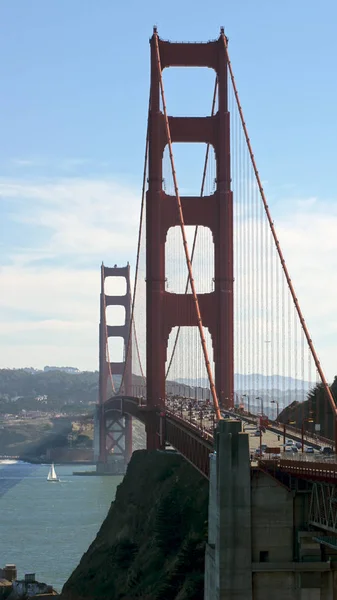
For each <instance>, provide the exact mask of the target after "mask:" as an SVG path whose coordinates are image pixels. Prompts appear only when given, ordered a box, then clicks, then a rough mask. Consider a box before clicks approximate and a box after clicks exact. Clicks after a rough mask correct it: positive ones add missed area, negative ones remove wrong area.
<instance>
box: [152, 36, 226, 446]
mask: <svg viewBox="0 0 337 600" xmlns="http://www.w3.org/2000/svg"><path fill="white" fill-rule="evenodd" d="M150 46H151V93H150V98H151V101H150V114H149V179H148V190H147V197H146V282H147V348H146V350H147V406H148V409H149V410H150V411H151V409H152V414H153V423H152V422H151V419H149V424H148V426H147V445H148V448H156V447H158V444H159V439H158V436H156V434H155V410H154V409H155V407H157V408H164V404H165V362H166V354H167V344H168V338H169V334H170V331H171V329H172V328H173V327H174V326H197V319H196V313H195V310H194V306H193V296H192V295H191V294H185V295H184V294H173V293H169V292H167V291H165V242H166V236H167V232H168V230H169V229H170V228H171V227H174V226H176V225H179V218H178V211H177V203H176V198H175V196H169V195H167V194H166V193H165V192H164V190H163V185H162V182H163V172H162V162H163V153H164V149H165V146H166V144H167V139H166V130H165V120H164V115H163V113H162V112H161V109H160V72H159V69H160V68H161V70H164V69H165V68H166V67H209V68H212V69H213V70H214V71H215V73H216V75H217V79H218V110H217V112H216V114H215V115H214V116H211V117H173V116H170V117H169V118H168V119H169V127H170V132H171V140H172V142H173V143H174V142H185V143H187V142H204V143H206V144H207V143H210V144H211V145H212V146H213V148H214V152H215V157H216V190H215V192H214V193H213V194H212V195H210V196H203V197H186V196H185V197H183V196H181V197H180V198H181V203H182V209H183V215H184V221H185V225H194V226H195V225H199V226H204V227H209V228H210V230H211V232H212V235H213V242H214V291H213V292H212V293H207V294H198V300H199V306H200V310H201V315H202V320H203V324H204V325H205V326H206V327H208V329H209V331H210V334H211V337H212V343H213V351H214V362H215V385H216V390H217V395H218V398H219V404H220V406H221V407H223V408H228V407H230V406H232V404H233V386H234V357H233V198H232V192H231V187H230V182H231V175H230V118H229V117H230V115H229V112H228V98H227V96H228V93H227V70H228V68H227V67H228V65H227V57H226V52H225V35H224V31H223V30H221V34H220V37H219V39H218V40H215V41H213V42H207V43H172V42H167V41H163V40H161V39H160V38H159V37H158V35H157V31H156V28H155V29H154V33H153V36H152V38H151V40H150ZM157 47H159V55H160V61H158V52H157Z"/></svg>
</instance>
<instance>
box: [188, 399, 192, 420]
mask: <svg viewBox="0 0 337 600" xmlns="http://www.w3.org/2000/svg"><path fill="white" fill-rule="evenodd" d="M188 416H189V419H190V423H192V402H191V401H190V404H189V409H188Z"/></svg>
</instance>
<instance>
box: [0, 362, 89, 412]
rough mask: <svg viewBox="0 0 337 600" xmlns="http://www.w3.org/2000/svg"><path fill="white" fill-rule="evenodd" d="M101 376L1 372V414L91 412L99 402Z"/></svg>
mask: <svg viewBox="0 0 337 600" xmlns="http://www.w3.org/2000/svg"><path fill="white" fill-rule="evenodd" d="M97 397H98V372H97V371H95V372H83V373H76V374H74V373H73V372H72V373H68V372H65V371H58V370H48V371H38V372H34V373H32V372H29V371H27V370H26V369H0V412H1V413H11V414H16V413H18V412H20V410H22V409H24V410H29V411H33V410H34V411H37V410H38V411H42V412H48V411H51V410H58V411H61V410H63V411H64V409H65V408H66V409H67V407H68V410H69V409H71V408H73V409H74V411H75V410H79V409H80V410H81V412H82V411H83V410H86V409H88V407H89V405H91V404H92V403H93V402H97Z"/></svg>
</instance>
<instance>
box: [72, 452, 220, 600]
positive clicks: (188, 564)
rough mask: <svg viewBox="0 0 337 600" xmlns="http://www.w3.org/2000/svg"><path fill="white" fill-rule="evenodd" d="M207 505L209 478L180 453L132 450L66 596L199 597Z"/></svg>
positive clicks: (116, 599) (111, 599)
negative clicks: (201, 473) (114, 496)
mask: <svg viewBox="0 0 337 600" xmlns="http://www.w3.org/2000/svg"><path fill="white" fill-rule="evenodd" d="M207 508H208V482H207V481H206V480H205V479H204V478H203V477H202V476H201V475H199V473H198V472H197V471H196V470H195V469H194V468H193V467H192V466H191V465H189V464H188V463H187V462H186V461H185V460H184V459H183V458H182V457H181V456H180V455H178V454H176V453H173V452H147V451H145V450H141V451H137V452H135V453H134V454H133V457H132V460H131V462H130V464H129V467H128V470H127V473H126V475H125V478H124V480H123V482H122V483H121V484H120V486H119V487H118V489H117V494H116V499H115V501H114V502H113V503H112V505H111V508H110V510H109V513H108V515H107V517H106V519H105V521H104V523H103V525H102V527H101V529H100V531H99V532H98V534H97V537H96V539H95V541H94V542H93V543H92V544H91V546H90V548H89V549H88V551H87V552H86V553H85V554H84V556H83V557H82V559H81V562H80V564H79V565H78V567H77V568H76V569H75V571H74V572H73V574H72V575H71V577H70V578H69V579H68V581H67V582H66V584H65V585H64V587H63V591H62V595H61V598H63V600H98V599H99V600H102V599H103V598H104V599H105V600H131V599H135V598H137V599H143V600H199V599H200V600H202V599H203V587H204V552H205V541H206V534H207ZM65 543H66V540H65Z"/></svg>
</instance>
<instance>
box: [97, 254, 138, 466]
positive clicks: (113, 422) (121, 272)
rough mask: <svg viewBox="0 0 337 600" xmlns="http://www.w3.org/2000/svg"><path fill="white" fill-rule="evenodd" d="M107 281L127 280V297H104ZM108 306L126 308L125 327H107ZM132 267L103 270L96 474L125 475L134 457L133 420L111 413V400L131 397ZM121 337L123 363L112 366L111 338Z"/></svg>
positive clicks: (102, 268) (106, 268) (129, 417)
mask: <svg viewBox="0 0 337 600" xmlns="http://www.w3.org/2000/svg"><path fill="white" fill-rule="evenodd" d="M107 277H124V278H125V280H126V293H125V295H123V296H120V295H115V296H108V295H107V294H106V293H105V280H106V278H107ZM108 306H124V308H125V322H124V324H123V325H108V324H107V318H106V309H107V307H108ZM130 327H131V286H130V266H129V264H128V265H127V266H126V267H117V266H115V267H105V266H104V265H103V264H102V267H101V296H100V325H99V403H98V416H97V419H96V421H97V426H98V427H97V428H98V432H99V434H98V438H99V441H98V444H97V445H98V447H99V456H98V464H97V470H98V471H101V472H102V471H103V472H109V473H110V472H111V473H114V472H116V473H117V472H118V473H123V472H124V471H125V469H126V466H127V464H128V462H129V460H130V458H131V454H132V417H131V416H130V415H122V414H121V412H119V411H117V410H109V407H108V400H109V398H111V397H112V396H114V395H115V394H116V393H117V392H118V393H120V394H121V393H122V394H124V395H125V396H131V395H132V390H131V388H132V343H131V339H130V343H129V337H130ZM113 337H119V338H123V341H124V352H123V361H120V362H110V358H109V351H108V340H109V338H113ZM128 345H129V348H128Z"/></svg>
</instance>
